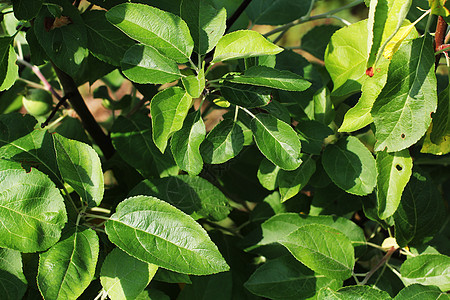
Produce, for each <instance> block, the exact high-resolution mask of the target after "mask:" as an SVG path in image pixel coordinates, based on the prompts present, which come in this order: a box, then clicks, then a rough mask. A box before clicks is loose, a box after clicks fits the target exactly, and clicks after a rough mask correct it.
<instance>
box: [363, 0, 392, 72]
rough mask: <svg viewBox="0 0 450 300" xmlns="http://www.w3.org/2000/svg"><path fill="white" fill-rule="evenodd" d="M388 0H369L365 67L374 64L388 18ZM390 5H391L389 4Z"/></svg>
mask: <svg viewBox="0 0 450 300" xmlns="http://www.w3.org/2000/svg"><path fill="white" fill-rule="evenodd" d="M388 2H389V1H388V0H373V1H371V2H370V7H369V18H368V21H367V27H368V28H367V29H368V33H369V34H368V39H367V49H370V51H369V60H368V62H367V67H368V68H369V67H373V65H374V64H375V61H376V58H377V55H378V50H379V49H380V46H381V42H382V38H383V33H384V30H385V26H386V25H388V24H386V22H387V20H388V15H389V5H388ZM391 6H392V5H391Z"/></svg>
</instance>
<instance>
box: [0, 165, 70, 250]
mask: <svg viewBox="0 0 450 300" xmlns="http://www.w3.org/2000/svg"><path fill="white" fill-rule="evenodd" d="M3 163H6V162H4V161H3V160H0V165H2V166H3V167H2V168H0V216H1V219H2V222H1V226H0V246H2V247H6V248H10V249H15V250H19V251H21V252H36V251H44V250H47V249H48V248H50V247H51V246H52V245H53V244H55V243H56V242H57V241H58V240H59V238H60V236H61V230H62V228H63V227H64V224H65V223H66V221H67V215H66V209H65V206H64V200H63V198H62V196H61V194H60V193H59V190H58V189H57V188H56V187H55V184H54V183H53V182H52V181H51V180H50V179H49V178H48V177H47V176H46V175H44V174H43V173H41V172H39V171H38V170H36V169H33V168H32V169H31V171H30V172H28V173H27V172H26V171H25V170H23V169H21V168H20V165H18V164H17V168H16V169H11V168H10V166H6V165H3ZM14 165H16V164H14Z"/></svg>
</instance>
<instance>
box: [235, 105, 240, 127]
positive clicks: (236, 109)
mask: <svg viewBox="0 0 450 300" xmlns="http://www.w3.org/2000/svg"><path fill="white" fill-rule="evenodd" d="M238 114H239V106H238V105H236V108H235V111H234V122H235V123H236V121H237V119H238Z"/></svg>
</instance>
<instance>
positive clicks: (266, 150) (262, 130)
mask: <svg viewBox="0 0 450 300" xmlns="http://www.w3.org/2000/svg"><path fill="white" fill-rule="evenodd" d="M251 129H252V132H253V136H254V138H255V142H256V145H257V146H258V148H259V150H260V151H261V153H262V154H264V156H265V157H267V159H269V160H270V161H271V162H273V163H274V164H275V165H277V166H279V167H280V168H281V169H283V170H295V169H297V168H298V167H299V166H300V164H301V162H302V160H301V158H300V149H301V144H300V140H299V138H298V136H297V134H296V133H295V131H294V129H292V127H291V126H289V125H288V124H286V123H284V122H282V121H280V120H278V119H277V118H275V117H273V116H272V115H268V114H258V115H257V116H256V117H255V118H253V119H252V122H251Z"/></svg>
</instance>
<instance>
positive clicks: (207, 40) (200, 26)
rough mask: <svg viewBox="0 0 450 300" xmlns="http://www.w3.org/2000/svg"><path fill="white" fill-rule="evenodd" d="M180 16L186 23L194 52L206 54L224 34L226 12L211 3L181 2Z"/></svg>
mask: <svg viewBox="0 0 450 300" xmlns="http://www.w3.org/2000/svg"><path fill="white" fill-rule="evenodd" d="M180 16H181V18H183V20H185V21H186V23H187V25H188V26H189V28H190V31H191V35H192V38H193V40H194V51H195V52H197V53H198V54H201V55H203V54H206V53H208V52H209V51H211V50H212V49H213V48H214V47H215V46H216V45H217V43H218V42H219V39H220V38H221V37H222V36H223V34H224V33H225V28H226V20H227V11H226V9H225V8H224V7H223V6H221V5H217V4H216V3H214V2H213V1H208V0H183V1H181V6H180Z"/></svg>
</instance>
